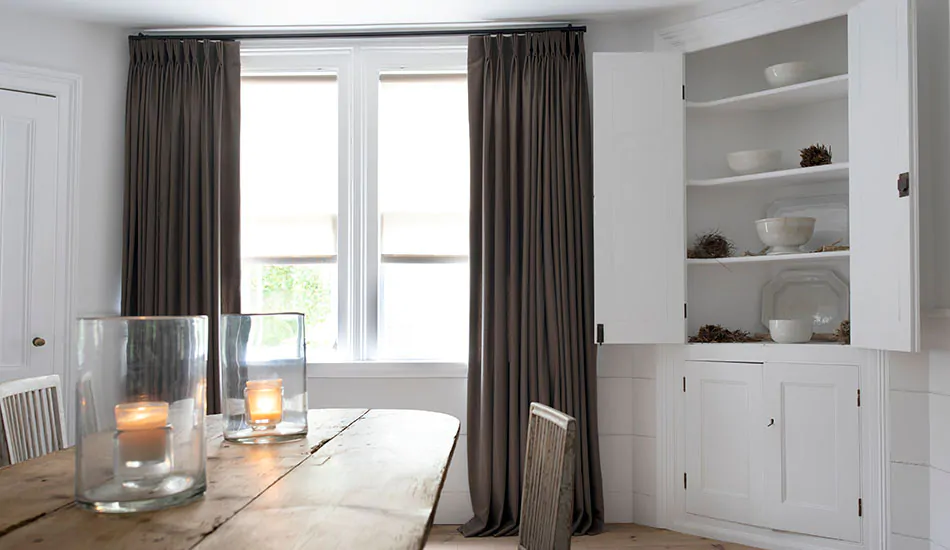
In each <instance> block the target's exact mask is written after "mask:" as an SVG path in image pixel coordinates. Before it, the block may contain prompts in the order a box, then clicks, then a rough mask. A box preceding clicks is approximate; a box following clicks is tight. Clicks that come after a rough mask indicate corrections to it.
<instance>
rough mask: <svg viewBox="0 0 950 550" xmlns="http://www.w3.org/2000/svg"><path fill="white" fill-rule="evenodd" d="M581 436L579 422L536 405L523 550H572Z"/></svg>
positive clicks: (527, 456) (529, 452) (528, 461)
mask: <svg viewBox="0 0 950 550" xmlns="http://www.w3.org/2000/svg"><path fill="white" fill-rule="evenodd" d="M576 431H577V427H576V421H575V420H574V418H573V417H570V416H568V415H566V414H564V413H562V412H561V411H558V410H556V409H552V408H551V407H547V406H545V405H542V404H540V403H532V404H531V414H530V416H529V418H528V445H527V449H526V452H525V465H524V485H523V486H522V488H521V522H520V526H519V529H518V548H519V549H520V550H567V549H568V548H570V547H571V531H572V524H573V514H574V446H575V441H576V437H575V433H576Z"/></svg>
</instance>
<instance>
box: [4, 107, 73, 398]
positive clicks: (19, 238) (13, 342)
mask: <svg viewBox="0 0 950 550" xmlns="http://www.w3.org/2000/svg"><path fill="white" fill-rule="evenodd" d="M57 109H58V106H57V100H56V99H55V98H51V97H46V96H39V95H33V94H27V93H19V92H11V91H6V90H0V382H2V381H6V380H11V379H15V378H26V377H31V376H41V375H45V374H53V372H54V366H53V365H54V364H53V348H54V346H53V342H52V338H53V329H54V326H55V325H54V315H55V277H56V273H57V269H64V268H65V265H64V264H63V262H62V261H59V260H61V259H60V258H57V256H56V234H57V223H58V222H59V221H60V220H58V219H57V218H56V215H55V212H56V195H57V193H56V166H57V162H56V159H57V158H58V153H57V150H58V143H57V142H58V128H57ZM36 337H39V338H43V339H44V340H45V344H44V345H42V346H34V345H33V343H32V340H33V339H34V338H36ZM38 343H39V342H38Z"/></svg>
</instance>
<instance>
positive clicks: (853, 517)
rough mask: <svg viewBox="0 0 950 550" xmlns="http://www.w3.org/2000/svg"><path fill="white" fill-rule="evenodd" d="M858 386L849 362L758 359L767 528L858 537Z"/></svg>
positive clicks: (859, 538) (859, 522)
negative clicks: (761, 375)
mask: <svg viewBox="0 0 950 550" xmlns="http://www.w3.org/2000/svg"><path fill="white" fill-rule="evenodd" d="M858 387H859V375H858V368H857V367H855V366H839V365H805V364H792V363H766V364H765V383H764V394H765V397H764V399H763V402H764V403H765V412H766V415H767V416H768V417H769V418H770V423H771V426H769V427H768V428H767V429H766V430H765V447H764V449H765V452H764V455H765V456H764V458H765V491H766V492H765V501H764V506H763V510H764V511H765V513H766V515H767V520H766V521H767V522H766V525H767V526H768V527H771V528H772V529H779V530H782V531H792V532H797V533H806V534H810V535H816V536H820V537H828V538H833V539H841V540H850V541H855V542H860V540H861V518H860V517H858V498H860V496H861V494H860V469H861V468H860V443H859V441H860V436H859V430H860V426H859V421H858V410H859V409H858ZM773 422H774V423H773Z"/></svg>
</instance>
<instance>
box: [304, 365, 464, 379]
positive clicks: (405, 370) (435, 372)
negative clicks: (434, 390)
mask: <svg viewBox="0 0 950 550" xmlns="http://www.w3.org/2000/svg"><path fill="white" fill-rule="evenodd" d="M307 378H468V365H467V364H466V363H458V362H454V363H453V362H445V361H348V362H339V363H308V364H307Z"/></svg>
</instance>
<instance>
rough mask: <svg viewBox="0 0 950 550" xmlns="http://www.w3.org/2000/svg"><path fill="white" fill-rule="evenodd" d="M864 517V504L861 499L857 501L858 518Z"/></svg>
mask: <svg viewBox="0 0 950 550" xmlns="http://www.w3.org/2000/svg"><path fill="white" fill-rule="evenodd" d="M863 516H864V504H863V503H862V502H861V499H858V517H859V518H860V517H863Z"/></svg>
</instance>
